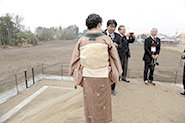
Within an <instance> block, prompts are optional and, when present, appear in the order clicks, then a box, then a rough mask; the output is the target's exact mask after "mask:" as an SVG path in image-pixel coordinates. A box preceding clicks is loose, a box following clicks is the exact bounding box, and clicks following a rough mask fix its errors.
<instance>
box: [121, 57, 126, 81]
mask: <svg viewBox="0 0 185 123" xmlns="http://www.w3.org/2000/svg"><path fill="white" fill-rule="evenodd" d="M120 60H121V65H122V70H123V73H122V78H123V79H126V78H127V69H128V56H127V55H125V56H124V58H123V59H120Z"/></svg>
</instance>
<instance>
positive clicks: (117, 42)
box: [103, 29, 122, 49]
mask: <svg viewBox="0 0 185 123" xmlns="http://www.w3.org/2000/svg"><path fill="white" fill-rule="evenodd" d="M103 33H104V34H105V35H107V29H106V30H105V31H103ZM112 41H113V42H115V43H116V44H118V46H117V49H120V48H121V46H122V42H121V36H120V35H119V34H118V33H116V32H114V39H112Z"/></svg>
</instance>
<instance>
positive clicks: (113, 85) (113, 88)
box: [111, 83, 116, 91]
mask: <svg viewBox="0 0 185 123" xmlns="http://www.w3.org/2000/svg"><path fill="white" fill-rule="evenodd" d="M115 87H116V83H113V84H112V85H111V89H112V90H113V91H114V90H115Z"/></svg>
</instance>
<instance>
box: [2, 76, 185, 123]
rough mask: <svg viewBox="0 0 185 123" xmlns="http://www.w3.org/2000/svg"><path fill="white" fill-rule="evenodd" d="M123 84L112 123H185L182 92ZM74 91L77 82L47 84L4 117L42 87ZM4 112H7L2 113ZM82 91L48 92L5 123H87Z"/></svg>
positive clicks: (7, 105)
mask: <svg viewBox="0 0 185 123" xmlns="http://www.w3.org/2000/svg"><path fill="white" fill-rule="evenodd" d="M130 80H131V83H125V82H123V81H120V82H119V83H118V84H117V87H116V91H117V95H116V96H112V117H113V121H112V123H184V122H185V115H184V114H185V106H184V101H185V97H184V96H181V95H180V94H179V93H180V92H182V89H181V88H179V87H175V86H173V85H172V84H168V83H159V82H157V84H156V86H153V85H145V84H144V83H143V81H142V79H130ZM44 85H47V86H58V87H69V88H73V87H74V85H73V82H63V81H56V80H43V81H40V82H39V83H38V84H37V85H36V86H33V87H31V88H30V89H29V90H27V91H24V92H22V93H20V94H19V95H18V96H16V97H13V98H12V99H11V100H9V101H8V102H6V103H4V104H1V105H0V109H1V110H0V115H2V114H4V113H6V112H7V111H9V110H10V109H11V108H13V107H14V106H16V105H17V104H19V103H20V102H22V101H23V100H24V99H26V98H27V97H28V96H30V95H32V94H33V93H34V92H35V91H37V90H38V89H39V88H41V87H42V86H44ZM2 109H3V110H2ZM84 118H85V117H84V108H83V94H82V88H81V87H78V89H77V90H75V89H74V90H65V89H60V88H58V89H56V88H48V89H46V90H45V91H44V92H42V93H41V94H40V95H38V96H37V97H36V98H35V99H33V100H32V101H31V102H30V103H28V104H27V105H26V106H24V107H23V108H22V109H21V110H19V111H18V112H17V113H16V114H15V115H13V116H12V117H10V118H9V119H8V120H7V121H6V122H5V123H85V119H84Z"/></svg>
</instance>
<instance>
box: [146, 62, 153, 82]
mask: <svg viewBox="0 0 185 123" xmlns="http://www.w3.org/2000/svg"><path fill="white" fill-rule="evenodd" d="M149 69H150V75H149V80H152V81H153V79H154V77H153V74H154V69H155V65H151V63H146V62H145V68H144V81H145V80H148V70H149Z"/></svg>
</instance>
